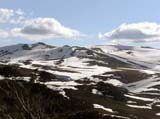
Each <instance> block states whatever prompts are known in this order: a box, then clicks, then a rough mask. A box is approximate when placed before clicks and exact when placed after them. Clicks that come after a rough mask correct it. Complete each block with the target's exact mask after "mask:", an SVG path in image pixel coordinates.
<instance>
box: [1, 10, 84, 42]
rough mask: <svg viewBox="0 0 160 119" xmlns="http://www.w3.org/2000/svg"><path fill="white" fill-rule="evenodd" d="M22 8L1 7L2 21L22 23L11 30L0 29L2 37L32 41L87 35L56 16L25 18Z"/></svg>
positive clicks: (75, 37)
mask: <svg viewBox="0 0 160 119" xmlns="http://www.w3.org/2000/svg"><path fill="white" fill-rule="evenodd" d="M24 14H25V13H24V12H23V11H22V10H20V9H19V10H12V9H0V23H1V24H2V23H7V24H18V25H19V24H21V25H20V27H17V26H15V27H13V28H10V29H9V30H4V29H0V38H17V37H20V38H24V39H27V40H32V41H39V40H44V39H55V38H66V39H77V38H81V37H84V36H85V35H84V34H82V33H81V32H79V31H78V30H75V29H72V28H69V27H65V26H64V25H62V24H61V23H60V22H59V21H57V20H56V19H54V18H30V19H28V18H25V17H24Z"/></svg>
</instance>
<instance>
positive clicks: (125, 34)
mask: <svg viewBox="0 0 160 119" xmlns="http://www.w3.org/2000/svg"><path fill="white" fill-rule="evenodd" d="M99 38H106V39H111V40H113V41H131V42H159V41H160V24H157V23H149V22H144V23H133V24H122V25H121V26H119V27H118V28H117V29H115V30H113V31H111V32H107V33H104V34H101V33H100V34H99Z"/></svg>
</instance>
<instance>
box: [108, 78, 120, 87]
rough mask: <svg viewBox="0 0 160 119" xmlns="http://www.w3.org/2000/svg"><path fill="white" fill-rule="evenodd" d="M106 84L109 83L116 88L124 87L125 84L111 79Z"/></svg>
mask: <svg viewBox="0 0 160 119" xmlns="http://www.w3.org/2000/svg"><path fill="white" fill-rule="evenodd" d="M105 83H109V84H112V85H114V86H122V85H123V83H122V82H120V81H119V80H117V79H109V80H107V81H105Z"/></svg>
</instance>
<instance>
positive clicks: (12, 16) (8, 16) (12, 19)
mask: <svg viewBox="0 0 160 119" xmlns="http://www.w3.org/2000/svg"><path fill="white" fill-rule="evenodd" d="M23 20H24V12H23V11H22V10H21V9H17V10H13V9H6V8H0V23H12V24H13V23H14V24H15V23H20V22H22V21H23Z"/></svg>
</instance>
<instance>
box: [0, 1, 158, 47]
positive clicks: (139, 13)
mask: <svg viewBox="0 0 160 119" xmlns="http://www.w3.org/2000/svg"><path fill="white" fill-rule="evenodd" d="M159 5H160V1H159V0H45V1H44V0H1V1H0V8H3V9H12V10H15V11H16V10H18V9H21V11H23V12H24V14H25V15H24V16H25V19H27V20H28V19H37V18H39V17H41V18H54V19H55V20H57V21H58V22H59V23H61V24H62V25H63V26H64V27H66V28H70V29H73V30H76V31H79V32H80V33H83V34H85V35H86V36H84V37H80V38H77V34H76V38H72V37H69V38H68V35H67V36H66V34H65V37H64V34H63V35H61V37H59V36H58V37H49V38H48V39H43V38H42V39H40V40H38V41H42V42H46V43H49V44H53V45H65V44H68V45H83V46H86V45H95V44H103V43H110V42H112V41H113V40H114V41H115V40H116V41H118V42H119V41H120V43H121V41H123V42H122V43H126V44H135V40H134V39H131V41H133V40H134V42H130V41H129V40H126V39H125V40H121V39H122V38H119V37H116V38H117V39H118V40H117V39H113V37H112V36H113V35H115V34H112V36H111V35H110V36H108V35H105V33H106V34H107V33H108V32H112V31H114V30H116V29H120V28H121V25H122V24H123V23H127V24H128V26H125V27H124V28H126V27H127V28H128V27H132V26H133V25H131V26H130V24H136V25H137V24H138V23H144V22H147V23H148V24H147V25H145V26H149V27H151V29H150V30H152V26H153V25H152V24H150V23H156V25H157V26H158V25H159V23H160V13H159V11H160V7H159ZM39 22H40V23H42V22H41V21H40V20H39ZM53 25H54V24H53ZM30 26H31V24H30ZM138 26H139V25H138ZM157 26H156V28H157ZM0 27H1V29H2V30H6V29H12V28H14V27H16V28H17V27H22V28H23V27H25V26H23V25H22V24H20V23H16V24H12V23H8V22H6V23H0ZM27 28H28V27H27ZM138 28H139V27H136V30H137V29H138ZM158 28H159V26H158ZM131 29H132V30H133V28H131ZM140 29H141V31H142V30H143V28H140ZM129 30H130V29H129ZM134 31H135V29H134ZM141 31H140V32H141ZM99 33H102V35H103V38H98V34H99ZM116 33H117V31H116ZM149 33H150V32H149ZM158 33H159V32H158ZM158 33H157V32H156V33H155V32H154V35H155V34H156V39H159V37H157V34H158ZM146 34H147V36H148V32H147V33H146V32H145V36H146ZM25 35H26V34H25ZM27 35H28V34H27ZM29 35H30V34H29ZM143 35H144V34H143ZM149 35H150V36H151V35H153V32H152V34H149ZM158 35H159V34H158ZM116 36H117V34H116ZM114 38H115V37H114ZM123 38H126V37H123ZM127 38H128V37H127ZM119 39H120V40H119ZM140 40H141V42H139V43H136V45H151V46H156V47H159V40H155V37H154V39H153V40H152V41H149V40H148V39H147V40H146V39H144V40H142V39H140ZM128 41H129V42H128ZM144 41H145V42H144ZM146 41H147V42H146ZM148 41H149V42H148ZM31 42H37V40H35V38H34V40H32V39H30V38H29V40H28V36H27V38H26V36H25V37H24V36H23V37H19V36H18V37H13V36H12V37H3V38H1V40H0V44H1V46H3V45H9V44H16V43H31ZM136 42H137V41H136Z"/></svg>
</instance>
